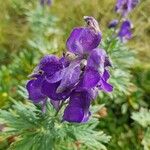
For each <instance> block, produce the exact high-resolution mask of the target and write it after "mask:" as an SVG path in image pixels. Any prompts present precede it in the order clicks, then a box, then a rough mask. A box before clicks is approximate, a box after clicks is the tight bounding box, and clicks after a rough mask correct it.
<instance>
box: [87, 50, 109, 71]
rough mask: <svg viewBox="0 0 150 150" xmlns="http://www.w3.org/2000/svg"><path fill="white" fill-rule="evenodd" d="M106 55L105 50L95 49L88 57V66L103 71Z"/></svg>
mask: <svg viewBox="0 0 150 150" xmlns="http://www.w3.org/2000/svg"><path fill="white" fill-rule="evenodd" d="M106 56H107V55H106V52H105V50H103V49H100V48H96V49H94V50H93V51H92V52H91V54H90V55H89V57H88V60H87V66H88V67H92V68H94V69H96V70H97V69H99V70H101V71H102V72H103V70H104V63H105V58H106Z"/></svg>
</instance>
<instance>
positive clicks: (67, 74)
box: [57, 61, 81, 93]
mask: <svg viewBox="0 0 150 150" xmlns="http://www.w3.org/2000/svg"><path fill="white" fill-rule="evenodd" d="M80 74H81V69H80V63H79V62H78V61H74V62H72V63H71V64H70V65H69V66H68V67H67V68H65V70H64V73H63V77H62V80H61V83H60V85H59V87H58V88H57V92H58V93H61V92H63V91H65V90H66V89H71V88H72V87H73V86H74V85H76V84H77V83H78V82H79V77H80Z"/></svg>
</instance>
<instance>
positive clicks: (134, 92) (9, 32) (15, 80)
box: [0, 0, 150, 150]
mask: <svg viewBox="0 0 150 150" xmlns="http://www.w3.org/2000/svg"><path fill="white" fill-rule="evenodd" d="M115 3H116V1H115V0H74V1H72V0H63V1H62V0H54V1H53V2H52V5H51V6H44V7H42V6H40V3H39V1H38V0H37V1H35V0H5V1H2V0H0V12H1V13H0V107H1V108H3V109H8V108H9V107H11V105H12V102H11V100H10V99H11V97H13V98H14V99H17V100H18V101H19V100H21V99H22V98H21V96H20V94H21V93H20V91H19V90H18V89H20V85H23V86H24V85H25V83H26V80H27V75H28V74H30V72H31V71H32V70H33V67H34V66H35V65H36V64H37V63H38V60H39V59H40V58H41V57H42V56H43V55H44V54H47V53H54V54H58V55H61V54H62V53H63V52H64V51H65V42H66V39H67V37H68V36H69V34H70V32H71V30H72V28H73V27H76V26H81V25H83V24H84V22H83V19H82V18H83V16H94V17H95V18H96V19H97V20H98V21H99V24H100V28H101V30H102V33H103V37H104V38H105V33H107V32H108V28H107V25H108V23H109V22H110V21H111V20H112V19H115V18H118V17H119V16H118V15H117V14H116V13H115V12H114V6H115ZM129 18H130V19H131V20H132V22H133V25H134V29H133V38H132V39H131V40H130V41H129V42H128V43H127V46H128V47H129V48H130V49H131V51H132V52H133V53H134V54H135V55H134V59H135V61H134V62H133V63H132V65H131V64H130V63H127V62H128V61H130V60H128V57H125V55H124V52H123V51H120V53H122V55H121V54H118V57H120V56H122V57H123V56H124V58H123V59H122V60H123V61H125V62H126V63H127V65H128V66H127V67H126V68H128V71H130V74H131V75H132V77H130V74H125V76H124V78H125V80H123V81H127V83H130V82H131V81H132V82H133V85H131V86H130V87H128V92H127V91H126V92H124V94H122V95H121V96H120V97H119V96H118V95H119V94H116V95H115V96H114V97H113V98H112V97H111V96H110V97H107V96H104V95H100V97H99V99H98V103H105V104H106V107H105V109H103V112H102V113H106V114H107V115H106V116H105V117H104V118H102V117H101V118H100V122H99V125H98V127H97V129H102V130H105V132H106V133H108V134H109V135H111V136H112V140H111V141H110V143H108V145H107V147H108V149H110V150H131V149H135V150H141V149H143V148H144V149H145V150H149V149H150V144H149V143H150V141H149V140H148V139H149V137H150V130H149V126H150V121H149V120H150V117H149V115H148V117H147V118H146V117H144V116H145V114H146V113H147V114H148V113H150V112H148V109H149V107H150V44H149V41H150V0H141V2H140V4H139V5H138V6H137V7H136V8H135V9H134V10H133V12H132V13H131V14H130V15H129ZM112 57H113V56H112ZM116 57H117V56H116ZM112 60H113V59H112ZM123 61H122V62H123ZM118 65H120V66H121V65H122V64H118ZM130 65H131V66H130ZM129 78H130V80H128V79H129ZM119 84H121V82H120V83H119ZM119 86H121V85H119ZM124 90H125V89H124ZM118 93H119V92H118ZM121 93H123V92H121ZM104 97H105V98H104ZM118 97H119V98H118ZM141 107H144V108H145V109H146V112H145V113H143V111H141ZM136 112H137V114H136ZM133 113H135V114H134V115H133ZM132 115H133V117H132ZM141 115H142V116H143V118H145V120H144V122H148V123H147V124H146V126H145V125H144V126H143V125H141V126H140V125H138V124H137V123H135V122H134V121H133V120H132V119H131V118H134V120H135V121H136V122H140V121H141ZM139 116H140V117H139ZM143 118H142V119H143ZM146 119H147V120H146ZM1 141H2V142H1ZM1 143H4V140H3V138H2V139H0V144H1ZM141 144H142V145H143V146H142V145H141ZM2 145H3V144H2ZM0 149H1V147H0Z"/></svg>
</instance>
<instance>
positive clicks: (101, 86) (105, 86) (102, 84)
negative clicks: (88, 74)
mask: <svg viewBox="0 0 150 150" xmlns="http://www.w3.org/2000/svg"><path fill="white" fill-rule="evenodd" d="M98 88H99V89H100V90H103V91H104V92H112V91H113V86H112V85H111V84H109V83H107V82H106V81H105V80H103V79H101V82H100V84H99V86H98Z"/></svg>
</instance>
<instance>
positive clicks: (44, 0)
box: [40, 0, 52, 6]
mask: <svg viewBox="0 0 150 150" xmlns="http://www.w3.org/2000/svg"><path fill="white" fill-rule="evenodd" d="M40 4H41V5H42V6H44V5H49V6H50V5H51V4H52V0H40Z"/></svg>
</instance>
